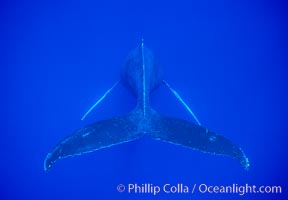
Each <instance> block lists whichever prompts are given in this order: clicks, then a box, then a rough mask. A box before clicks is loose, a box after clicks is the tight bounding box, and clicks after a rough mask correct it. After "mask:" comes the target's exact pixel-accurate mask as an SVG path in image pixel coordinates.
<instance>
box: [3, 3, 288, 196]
mask: <svg viewBox="0 0 288 200" xmlns="http://www.w3.org/2000/svg"><path fill="white" fill-rule="evenodd" d="M287 19H288V16H287V5H286V4H285V2H284V1H272V0H267V1H265V0H264V1H257V0H252V1H248V0H244V1H227V0H220V1H211V0H204V1H182V0H180V1H175V2H169V1H152V0H147V1H105V2H104V1H103V2H102V1H101V2H100V1H61V2H60V1H30V0H28V1H17V0H15V1H13V0H12V1H1V5H0V20H1V21H0V38H1V39H0V70H1V71H0V81H1V104H0V105H1V139H0V150H1V151H0V155H1V160H0V163H1V165H0V199H3V200H6V199H7V200H10V199H11V200H12V199H29V200H34V199H35V200H36V199H43V200H44V199H55V200H58V199H69V200H72V199H87V200H94V199H95V200H96V199H133V200H134V199H145V200H147V199H179V200H182V199H183V200H184V199H269V200H270V199H274V200H275V199H281V200H282V199H288V193H287V190H288V182H287V180H288V173H287V167H288V165H287V152H288V150H287V139H288V136H287V134H288V124H287V114H288V106H287V102H288V98H287V96H288V84H287V83H288V73H287V66H288V62H287V60H288V59H287V58H288V56H287V52H288V49H287V47H288V41H287V35H288V26H287V24H288V23H287ZM142 37H143V38H144V40H145V44H146V45H147V46H148V47H149V48H150V49H151V50H152V51H153V52H154V54H155V56H156V58H157V59H158V60H159V63H160V65H161V67H162V68H163V71H164V77H165V80H167V81H168V82H169V83H170V84H171V86H173V87H174V88H175V89H176V90H177V91H178V92H179V93H180V94H181V96H182V97H183V99H184V100H185V101H186V102H187V103H188V104H189V105H190V107H191V108H192V110H193V111H194V113H195V114H196V115H197V117H198V119H199V120H200V122H201V123H202V124H203V125H204V126H206V127H207V128H209V129H211V130H213V131H215V132H219V133H221V134H223V135H224V136H225V137H227V138H229V139H230V140H231V141H233V142H234V143H235V144H237V145H239V146H240V147H241V148H242V149H243V150H244V152H245V153H246V155H247V156H248V158H249V160H250V165H251V167H250V169H249V170H248V171H245V170H244V169H243V167H242V166H241V165H240V164H239V163H238V161H236V160H235V159H232V158H230V157H224V156H214V155H210V154H205V153H202V152H199V151H194V150H191V149H188V148H183V147H181V146H175V145H172V144H169V143H163V142H160V141H155V140H152V139H149V138H148V137H144V138H141V139H140V140H137V141H134V142H130V143H126V144H122V145H117V146H113V147H111V148H107V149H103V150H99V151H96V152H93V153H90V154H85V155H82V156H77V157H73V158H66V159H62V160H59V161H57V162H56V163H55V165H54V166H53V167H52V169H51V170H50V171H49V172H48V173H45V172H44V169H43V162H44V159H45V156H46V155H47V153H48V152H49V151H50V150H52V148H53V147H54V146H55V145H56V144H57V143H58V142H59V141H60V140H61V139H63V138H64V137H66V136H67V135H69V134H71V133H72V132H73V131H74V130H75V129H78V128H80V127H82V126H84V125H87V124H90V123H93V122H95V121H97V120H101V119H106V118H110V117H112V116H115V115H121V114H123V113H126V112H129V111H130V110H131V109H133V107H134V106H135V103H136V101H135V99H134V97H133V96H132V94H131V93H130V91H128V90H127V89H126V88H125V87H123V86H118V87H117V88H116V89H115V90H113V92H112V93H111V94H110V95H109V96H108V97H107V98H106V99H105V100H104V101H103V102H102V103H101V104H100V105H99V106H98V107H97V108H96V109H95V110H94V111H93V112H92V114H91V115H89V116H88V118H87V120H85V121H81V120H80V119H81V117H82V116H83V114H84V113H85V112H86V111H87V110H88V109H89V107H90V106H91V105H93V103H94V102H95V101H97V99H98V98H99V97H101V95H102V94H103V93H104V92H105V91H106V90H107V89H108V88H110V87H111V86H112V85H113V84H114V83H115V82H116V81H118V80H119V78H120V74H121V69H122V67H123V64H124V62H125V59H126V57H127V55H128V53H129V52H130V51H131V50H133V49H134V48H135V47H137V46H138V45H139V44H140V42H141V38H142ZM151 103H152V106H153V108H154V109H155V110H157V111H159V112H160V113H162V114H165V115H169V116H174V117H178V118H181V119H186V120H189V121H191V122H194V121H193V118H192V117H191V116H190V115H189V113H188V112H187V111H186V110H185V109H184V107H183V106H182V105H181V104H180V103H179V102H178V101H177V99H176V98H175V97H174V96H173V95H172V94H171V93H170V92H169V91H168V89H167V88H165V87H164V86H160V87H159V88H158V89H157V90H156V91H155V92H153V93H152V94H151ZM179 183H182V184H183V185H187V186H189V188H192V186H194V184H196V185H197V187H196V188H198V187H199V185H201V184H206V185H210V186H217V185H219V186H221V185H232V184H238V185H239V186H241V185H246V184H249V185H256V186H281V188H282V193H281V194H271V193H269V194H259V193H258V194H245V195H240V194H239V193H238V194H220V193H218V194H217V193H214V194H209V193H205V194H202V193H201V192H199V191H198V192H195V193H193V194H192V193H191V192H190V193H189V194H186V193H174V194H172V193H169V194H167V193H164V192H161V193H159V194H158V195H153V194H151V193H135V192H134V193H133V192H131V193H128V192H127V190H126V191H124V192H122V193H121V192H118V191H117V186H118V185H119V184H124V186H126V187H127V186H128V184H138V185H142V184H153V185H154V186H155V185H159V186H163V185H164V184H171V185H177V184H179Z"/></svg>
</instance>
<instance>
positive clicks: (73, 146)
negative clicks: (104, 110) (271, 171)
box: [44, 39, 249, 171]
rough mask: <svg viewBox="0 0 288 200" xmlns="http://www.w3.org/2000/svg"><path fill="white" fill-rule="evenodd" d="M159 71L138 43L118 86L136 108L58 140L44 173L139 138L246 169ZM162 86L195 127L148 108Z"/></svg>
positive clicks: (235, 151)
mask: <svg viewBox="0 0 288 200" xmlns="http://www.w3.org/2000/svg"><path fill="white" fill-rule="evenodd" d="M161 75H162V74H161V70H160V69H159V66H158V65H157V63H156V62H155V60H154V55H153V53H152V52H151V51H150V49H148V48H147V47H146V45H144V41H143V39H142V42H141V44H140V45H139V46H138V47H137V48H136V49H134V50H133V51H131V53H130V54H129V55H128V57H127V60H126V63H125V70H124V71H123V73H122V78H121V81H120V83H122V84H124V85H125V86H127V88H129V89H130V90H131V92H132V93H133V94H134V95H135V97H136V99H137V106H136V107H135V108H134V109H133V110H132V111H131V112H129V113H127V114H125V115H123V116H116V117H113V118H111V119H106V120H102V121H98V122H95V123H94V124H91V125H88V126H86V127H83V128H80V129H78V130H76V131H75V132H74V133H72V134H71V135H69V136H68V137H66V138H65V139H63V140H62V141H60V143H58V144H57V145H56V146H55V147H54V149H53V150H52V151H51V152H49V153H48V154H47V156H46V158H45V161H44V170H45V171H48V170H49V169H50V168H51V166H52V165H53V164H54V162H55V161H56V160H58V159H60V158H65V157H69V156H75V155H81V154H83V153H88V152H92V151H96V150H99V149H103V148H107V147H110V146H113V145H117V144H122V143H125V142H130V141H133V140H136V139H139V138H140V137H142V136H143V135H147V136H150V137H151V138H153V139H155V140H161V141H165V142H169V143H172V144H177V145H181V146H183V147H188V148H191V149H197V150H200V151H202V152H206V153H211V154H216V155H226V156H231V157H233V158H236V159H237V160H238V161H239V162H240V164H241V165H242V166H243V167H244V168H245V169H248V168H249V161H248V158H247V157H246V155H245V154H244V152H243V151H242V149H241V148H240V147H238V146H236V145H234V144H233V143H232V142H231V141H230V140H228V139H227V138H225V137H224V136H222V135H219V134H217V133H215V132H213V131H210V130H208V129H207V128H206V127H204V126H202V125H201V124H200V122H199V120H198V119H197V118H196V116H195V114H194V113H193V112H192V110H191V109H190V108H189V106H188V105H187V104H186V103H185V102H184V100H183V99H182V98H181V97H180V95H179V94H178V93H177V92H176V90H174V89H173V88H172V87H171V86H170V85H169V84H168V83H167V81H165V80H163V79H162V76H161ZM118 83H119V82H116V83H115V84H114V85H113V86H112V87H111V88H110V89H109V90H108V91H107V92H106V93H105V94H104V95H103V96H102V97H101V98H100V99H99V100H98V101H97V102H96V103H95V104H94V105H93V106H92V107H91V109H89V111H88V112H87V113H86V114H85V115H84V116H83V118H82V119H84V118H85V117H86V116H87V115H88V114H89V113H90V112H91V110H92V109H93V108H94V107H96V106H97V105H98V104H99V103H100V102H101V101H102V100H103V99H104V98H105V97H106V95H108V94H109V93H110V92H111V91H112V89H113V88H114V87H115V86H116V85H117V84H118ZM161 83H162V84H163V85H165V86H166V87H167V88H168V89H169V90H170V91H171V92H172V93H173V94H174V95H175V97H176V98H177V99H178V100H179V101H180V102H181V103H182V104H183V106H185V108H186V109H187V110H188V111H189V113H190V114H191V115H192V116H193V117H194V119H195V121H196V123H197V124H195V123H192V122H189V121H185V120H182V119H177V118H173V117H167V116H163V115H161V114H159V113H158V112H156V111H155V110H153V108H152V107H151V106H150V101H149V97H150V93H151V91H153V90H154V89H156V88H157V87H158V86H159V85H160V84H161Z"/></svg>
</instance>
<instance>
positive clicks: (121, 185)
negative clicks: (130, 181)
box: [117, 184, 125, 192]
mask: <svg viewBox="0 0 288 200" xmlns="http://www.w3.org/2000/svg"><path fill="white" fill-rule="evenodd" d="M117 191H118V192H124V191H125V185H123V184H119V185H117Z"/></svg>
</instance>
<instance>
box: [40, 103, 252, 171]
mask: <svg viewBox="0 0 288 200" xmlns="http://www.w3.org/2000/svg"><path fill="white" fill-rule="evenodd" d="M142 112H143V111H142V110H141V108H140V107H139V108H136V109H135V110H134V111H132V112H131V113H129V114H127V115H124V116H120V117H114V118H111V119H108V120H103V121H99V122H96V123H94V124H92V125H89V126H86V127H84V128H81V129H79V130H76V131H75V132H74V133H73V134H72V135H70V136H68V137H67V138H65V139H64V140H62V141H61V142H60V143H59V144H58V145H56V147H55V148H54V149H53V150H52V151H51V152H50V153H48V155H47V157H46V159H45V161H44V170H45V171H48V170H49V169H50V168H51V166H52V165H53V163H54V162H55V161H56V160H57V159H60V158H65V157H69V156H75V155H81V154H83V153H89V152H92V151H96V150H99V149H103V148H107V147H110V146H113V145H117V144H121V143H125V142H129V141H132V140H136V139H138V138H140V137H141V136H143V135H144V134H145V135H148V136H150V137H151V138H153V139H155V140H161V141H164V142H169V143H172V144H177V145H181V146H184V147H188V148H192V149H196V150H200V151H203V152H207V153H211V154H217V155H226V156H231V157H234V158H236V159H237V160H239V161H240V163H241V165H242V166H243V167H244V168H245V169H248V168H249V161H248V158H247V157H246V155H245V154H244V152H243V151H242V149H241V148H240V147H238V146H236V145H234V144H233V143H232V142H230V141H229V140H228V139H226V138H225V137H224V136H222V135H218V134H216V133H214V132H211V131H209V130H208V129H207V128H205V127H203V126H199V125H196V124H194V123H191V122H188V121H185V120H181V119H177V118H170V117H166V116H163V115H160V114H159V113H157V112H156V111H154V110H152V109H149V112H147V113H146V118H145V119H143V117H142V115H143V113H142Z"/></svg>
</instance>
